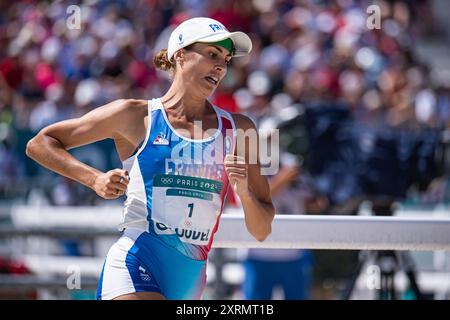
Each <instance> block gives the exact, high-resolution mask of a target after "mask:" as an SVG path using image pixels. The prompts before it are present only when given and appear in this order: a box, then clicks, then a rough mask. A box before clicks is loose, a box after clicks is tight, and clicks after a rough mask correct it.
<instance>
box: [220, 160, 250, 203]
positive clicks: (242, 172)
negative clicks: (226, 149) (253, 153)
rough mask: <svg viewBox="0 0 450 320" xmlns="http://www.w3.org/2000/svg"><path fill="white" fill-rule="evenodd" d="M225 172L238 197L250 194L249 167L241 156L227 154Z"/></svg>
mask: <svg viewBox="0 0 450 320" xmlns="http://www.w3.org/2000/svg"><path fill="white" fill-rule="evenodd" d="M224 166H225V172H226V173H227V175H228V179H229V180H230V184H231V186H232V187H233V190H234V192H236V194H237V195H239V196H240V195H242V194H246V193H248V166H247V164H246V163H245V159H244V158H243V157H240V156H235V155H232V154H227V155H226V156H225V160H224Z"/></svg>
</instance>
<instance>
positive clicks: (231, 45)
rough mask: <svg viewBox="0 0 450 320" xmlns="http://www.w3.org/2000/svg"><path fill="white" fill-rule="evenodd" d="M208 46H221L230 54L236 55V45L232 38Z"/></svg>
mask: <svg viewBox="0 0 450 320" xmlns="http://www.w3.org/2000/svg"><path fill="white" fill-rule="evenodd" d="M208 44H213V45H216V46H220V47H222V48H225V49H227V50H228V52H229V53H230V54H231V55H233V54H234V43H233V40H231V39H230V38H228V39H225V40H222V41H217V42H210V43H208Z"/></svg>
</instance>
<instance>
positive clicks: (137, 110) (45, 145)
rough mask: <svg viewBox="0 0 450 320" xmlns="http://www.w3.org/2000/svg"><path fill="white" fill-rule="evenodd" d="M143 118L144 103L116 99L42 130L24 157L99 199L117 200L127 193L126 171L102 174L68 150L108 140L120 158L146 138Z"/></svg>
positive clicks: (29, 145) (32, 140)
mask: <svg viewBox="0 0 450 320" xmlns="http://www.w3.org/2000/svg"><path fill="white" fill-rule="evenodd" d="M146 117H147V101H145V100H131V99H123V100H117V101H114V102H111V103H109V104H106V105H104V106H101V107H99V108H96V109H94V110H92V111H91V112H89V113H87V114H85V115H84V116H82V117H80V118H76V119H70V120H65V121H61V122H57V123H55V124H52V125H50V126H48V127H45V128H44V129H42V130H41V131H40V132H39V133H38V134H37V135H36V136H35V137H34V138H33V139H31V140H30V141H29V142H28V144H27V149H26V154H27V156H29V157H30V158H32V159H33V160H35V161H36V162H38V163H39V164H41V165H42V166H44V167H46V168H48V169H50V170H52V171H54V172H56V173H58V174H60V175H63V176H65V177H68V178H70V179H73V180H75V181H78V182H79V183H81V184H83V185H85V186H87V187H89V188H91V189H93V190H94V191H95V192H96V193H97V194H98V195H99V196H101V197H102V198H104V199H116V198H118V197H119V196H121V195H123V194H124V192H125V190H126V187H127V184H128V178H127V174H126V172H125V171H124V170H121V169H114V170H111V171H108V172H106V173H103V172H101V171H99V170H97V169H95V168H93V167H90V166H88V165H86V164H84V163H82V162H80V161H79V160H77V159H76V158H74V157H73V156H72V155H71V154H70V153H69V152H68V151H67V150H70V149H72V148H75V147H79V146H83V145H87V144H90V143H93V142H95V141H100V140H104V139H107V138H111V139H114V141H115V143H116V147H117V150H118V152H119V156H120V157H121V159H123V158H125V157H126V155H127V153H128V154H129V155H131V152H132V151H133V150H134V148H136V147H137V145H138V144H139V142H140V141H141V139H143V138H144V137H145V132H146V131H145V130H146V129H145V127H146V125H145V123H144V122H145V120H146ZM121 177H123V178H124V179H121Z"/></svg>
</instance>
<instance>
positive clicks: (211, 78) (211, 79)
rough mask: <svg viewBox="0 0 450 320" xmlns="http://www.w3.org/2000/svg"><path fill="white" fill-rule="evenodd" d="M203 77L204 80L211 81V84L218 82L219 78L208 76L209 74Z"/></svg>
mask: <svg viewBox="0 0 450 320" xmlns="http://www.w3.org/2000/svg"><path fill="white" fill-rule="evenodd" d="M205 79H206V81H208V82H209V83H211V84H213V85H217V83H218V82H219V80H218V79H217V78H214V77H210V76H207V77H205Z"/></svg>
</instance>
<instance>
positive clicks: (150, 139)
mask: <svg viewBox="0 0 450 320" xmlns="http://www.w3.org/2000/svg"><path fill="white" fill-rule="evenodd" d="M213 108H214V110H215V112H216V115H217V119H218V128H217V129H214V131H215V132H214V134H212V135H210V136H209V137H207V138H205V139H195V140H194V139H189V138H187V137H184V136H182V135H180V134H179V133H177V132H176V130H175V129H174V128H173V127H172V126H171V124H170V122H169V120H168V118H167V114H166V112H165V110H164V107H163V105H162V103H161V100H160V99H159V98H158V99H152V100H149V103H148V130H147V133H146V138H145V140H144V141H143V143H142V145H141V146H140V147H139V148H138V150H137V152H136V153H135V154H134V155H132V156H131V157H130V158H128V159H126V160H124V161H123V169H124V170H128V172H129V175H130V182H129V184H128V189H127V192H126V197H127V198H126V200H125V203H124V209H123V221H122V223H121V224H120V225H119V229H120V230H124V229H125V228H134V229H139V230H142V231H146V232H149V233H150V234H151V235H153V236H155V237H157V238H158V239H159V240H161V241H162V242H164V243H165V244H167V245H168V246H169V247H171V248H174V249H176V250H178V251H180V252H181V253H182V254H184V255H186V256H188V257H190V258H192V259H195V260H205V259H207V257H208V253H209V251H210V249H211V245H212V242H213V238H214V234H215V232H216V231H217V229H218V226H219V219H220V215H221V214H222V209H223V204H224V202H225V199H226V195H227V192H228V187H229V181H228V176H227V174H226V172H225V169H224V165H223V160H224V158H225V155H226V154H228V153H233V150H234V145H235V141H236V128H235V123H234V120H233V118H232V116H231V114H230V113H228V112H226V111H224V110H222V109H220V108H218V107H216V106H213Z"/></svg>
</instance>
